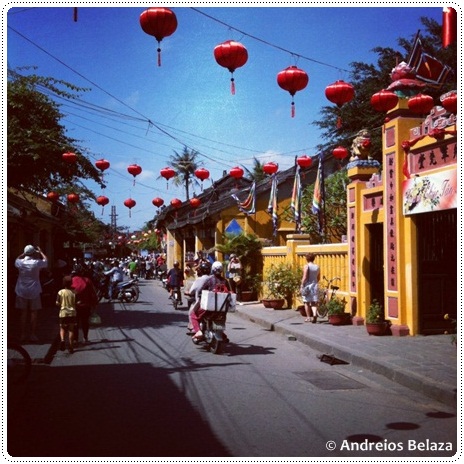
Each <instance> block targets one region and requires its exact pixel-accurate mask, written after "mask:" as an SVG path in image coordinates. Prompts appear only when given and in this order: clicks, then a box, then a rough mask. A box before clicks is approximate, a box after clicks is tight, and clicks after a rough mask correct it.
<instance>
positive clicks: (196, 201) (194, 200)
mask: <svg viewBox="0 0 464 464" xmlns="http://www.w3.org/2000/svg"><path fill="white" fill-rule="evenodd" d="M200 205H201V201H200V199H198V198H196V197H193V198H191V199H190V206H191V207H192V208H198V207H199V206H200Z"/></svg>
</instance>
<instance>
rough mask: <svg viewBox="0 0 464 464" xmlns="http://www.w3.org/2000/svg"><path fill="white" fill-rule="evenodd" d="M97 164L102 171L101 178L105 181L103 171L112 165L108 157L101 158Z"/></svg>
mask: <svg viewBox="0 0 464 464" xmlns="http://www.w3.org/2000/svg"><path fill="white" fill-rule="evenodd" d="M95 166H96V167H97V169H100V171H101V179H102V182H103V171H106V170H107V169H108V168H109V167H110V162H109V161H108V160H106V159H100V160H98V161H95Z"/></svg>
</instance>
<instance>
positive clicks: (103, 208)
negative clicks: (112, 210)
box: [102, 206, 105, 216]
mask: <svg viewBox="0 0 464 464" xmlns="http://www.w3.org/2000/svg"><path fill="white" fill-rule="evenodd" d="M104 210H105V207H104V206H102V216H103V211H104Z"/></svg>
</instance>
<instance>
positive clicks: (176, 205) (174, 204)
mask: <svg viewBox="0 0 464 464" xmlns="http://www.w3.org/2000/svg"><path fill="white" fill-rule="evenodd" d="M171 206H172V207H173V208H176V209H178V208H180V207H181V206H182V201H181V200H179V199H178V198H173V199H172V200H171Z"/></svg>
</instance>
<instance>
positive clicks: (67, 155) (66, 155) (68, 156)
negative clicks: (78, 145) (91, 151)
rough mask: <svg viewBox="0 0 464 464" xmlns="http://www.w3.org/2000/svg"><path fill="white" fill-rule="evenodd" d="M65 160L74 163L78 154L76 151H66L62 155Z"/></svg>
mask: <svg viewBox="0 0 464 464" xmlns="http://www.w3.org/2000/svg"><path fill="white" fill-rule="evenodd" d="M61 157H62V159H63V161H66V163H69V164H74V163H75V162H76V161H77V155H76V154H75V153H71V152H66V153H63V154H62V155H61Z"/></svg>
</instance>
